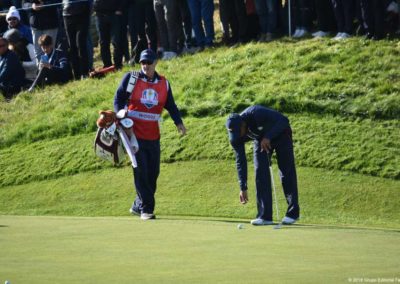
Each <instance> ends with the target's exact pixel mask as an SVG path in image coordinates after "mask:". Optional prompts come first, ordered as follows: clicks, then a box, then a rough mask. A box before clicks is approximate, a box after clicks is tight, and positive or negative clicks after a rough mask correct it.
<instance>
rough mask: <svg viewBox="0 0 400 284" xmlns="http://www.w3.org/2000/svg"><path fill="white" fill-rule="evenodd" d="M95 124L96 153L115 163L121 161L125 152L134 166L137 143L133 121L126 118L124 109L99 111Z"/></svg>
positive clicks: (137, 148)
mask: <svg viewBox="0 0 400 284" xmlns="http://www.w3.org/2000/svg"><path fill="white" fill-rule="evenodd" d="M97 126H98V127H99V129H98V130H97V134H96V139H95V142H94V151H95V153H96V155H97V156H98V157H99V158H101V159H103V160H107V161H110V162H112V163H113V164H114V165H117V164H119V163H121V162H122V161H123V159H124V156H125V153H126V154H128V156H129V158H130V160H131V163H132V166H133V167H134V168H136V167H137V162H136V158H135V153H136V152H137V151H139V144H138V142H137V139H136V136H135V134H134V133H133V130H132V127H133V121H132V120H131V119H129V118H126V111H125V110H122V111H120V112H119V113H118V114H115V113H114V112H113V111H101V112H100V117H99V119H98V120H97Z"/></svg>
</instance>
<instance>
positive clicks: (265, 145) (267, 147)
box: [261, 137, 271, 152]
mask: <svg viewBox="0 0 400 284" xmlns="http://www.w3.org/2000/svg"><path fill="white" fill-rule="evenodd" d="M263 151H265V152H269V151H271V140H269V139H267V138H265V137H264V138H263V139H262V140H261V152H263Z"/></svg>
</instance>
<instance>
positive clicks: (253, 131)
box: [232, 105, 290, 190]
mask: <svg viewBox="0 0 400 284" xmlns="http://www.w3.org/2000/svg"><path fill="white" fill-rule="evenodd" d="M240 116H241V118H242V120H243V121H244V122H246V124H247V133H246V137H245V138H244V139H243V140H242V143H238V144H235V145H232V147H233V149H234V150H235V156H236V168H237V171H238V176H239V184H240V189H241V190H247V159H246V152H245V147H244V144H245V143H246V142H247V141H250V140H257V141H261V140H262V139H263V138H264V137H265V138H267V139H269V140H270V141H271V142H272V143H273V142H274V140H275V139H276V138H278V137H279V136H280V135H281V134H283V133H284V132H285V130H286V129H288V128H290V124H289V119H288V118H287V117H286V116H284V115H283V114H281V113H279V112H277V111H275V110H273V109H269V108H266V107H263V106H259V105H255V106H251V107H248V108H246V109H245V110H244V111H243V112H242V113H240Z"/></svg>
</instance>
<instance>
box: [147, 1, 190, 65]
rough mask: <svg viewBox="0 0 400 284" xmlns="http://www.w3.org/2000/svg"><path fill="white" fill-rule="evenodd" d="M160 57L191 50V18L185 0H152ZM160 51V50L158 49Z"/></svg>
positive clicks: (169, 56) (172, 55) (172, 56)
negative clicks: (158, 36)
mask: <svg viewBox="0 0 400 284" xmlns="http://www.w3.org/2000/svg"><path fill="white" fill-rule="evenodd" d="M154 9H155V12H156V19H157V23H158V28H159V34H160V47H163V49H164V50H161V51H162V53H163V54H162V59H164V60H168V59H171V58H174V57H176V56H177V55H178V54H180V53H182V52H183V53H190V52H191V50H189V49H190V47H191V26H192V25H191V19H190V12H189V8H188V6H187V2H186V0H154ZM159 51H160V50H159Z"/></svg>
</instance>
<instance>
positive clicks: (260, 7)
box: [254, 0, 279, 42]
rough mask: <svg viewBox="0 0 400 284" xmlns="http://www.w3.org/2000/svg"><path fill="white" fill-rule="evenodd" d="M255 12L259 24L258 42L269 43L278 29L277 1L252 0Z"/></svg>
mask: <svg viewBox="0 0 400 284" xmlns="http://www.w3.org/2000/svg"><path fill="white" fill-rule="evenodd" d="M254 4H255V5H256V11H257V15H258V18H259V22H260V28H261V34H260V37H259V41H260V42H267V41H271V40H272V39H273V38H274V36H275V35H276V32H277V27H278V8H279V6H278V1H277V0H254Z"/></svg>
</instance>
